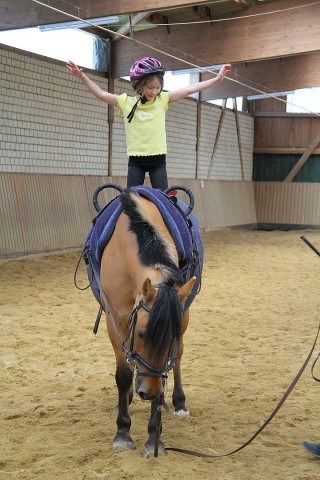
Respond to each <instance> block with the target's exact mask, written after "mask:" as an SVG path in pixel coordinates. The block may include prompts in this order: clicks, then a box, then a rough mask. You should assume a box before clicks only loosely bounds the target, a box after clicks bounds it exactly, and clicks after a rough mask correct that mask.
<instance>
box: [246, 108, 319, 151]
mask: <svg viewBox="0 0 320 480" xmlns="http://www.w3.org/2000/svg"><path fill="white" fill-rule="evenodd" d="M254 131H255V136H254V151H255V152H259V153H261V152H262V151H266V152H267V150H263V149H268V148H273V150H275V149H276V148H287V149H289V148H291V149H292V150H293V153H294V150H295V149H301V148H307V147H308V146H309V145H310V143H311V142H312V140H313V138H314V137H315V136H316V135H318V133H319V131H320V117H318V116H311V115H310V116H307V115H287V114H284V115H281V114H280V115H277V114H274V115H272V114H269V115H268V114H266V113H265V114H263V113H260V114H259V115H255V117H254ZM287 153H289V152H287Z"/></svg>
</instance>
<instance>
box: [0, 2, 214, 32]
mask: <svg viewBox="0 0 320 480" xmlns="http://www.w3.org/2000/svg"><path fill="white" fill-rule="evenodd" d="M39 1H41V2H42V3H44V4H45V3H46V0H39ZM206 3H208V1H198V2H195V1H194V0H161V2H159V1H158V0H140V1H137V0H117V1H116V2H107V1H106V0H75V1H73V2H65V1H63V0H55V1H53V2H50V5H51V6H53V7H55V8H57V9H59V10H61V11H64V12H67V13H69V14H71V15H75V16H77V17H81V18H83V19H88V18H97V17H107V16H109V15H122V14H135V13H140V12H145V11H149V12H153V11H160V10H166V9H169V8H179V7H188V6H190V5H195V4H197V5H201V4H206ZM68 20H70V18H68V17H67V16H66V15H63V14H61V13H59V12H55V11H54V10H51V9H49V8H48V7H45V6H42V5H39V4H37V3H35V2H33V1H32V0H1V3H0V30H10V29H15V28H28V27H36V26H38V25H45V24H48V23H58V22H63V21H68Z"/></svg>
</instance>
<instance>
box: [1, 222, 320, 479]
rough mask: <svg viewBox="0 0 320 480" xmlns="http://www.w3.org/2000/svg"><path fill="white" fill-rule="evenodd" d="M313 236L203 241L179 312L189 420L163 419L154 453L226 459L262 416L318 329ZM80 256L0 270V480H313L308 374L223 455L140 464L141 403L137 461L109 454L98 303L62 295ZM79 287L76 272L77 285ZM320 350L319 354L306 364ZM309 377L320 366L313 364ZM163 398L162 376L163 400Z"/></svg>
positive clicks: (319, 281) (314, 432)
mask: <svg viewBox="0 0 320 480" xmlns="http://www.w3.org/2000/svg"><path fill="white" fill-rule="evenodd" d="M302 234H304V235H305V236H306V237H307V238H308V239H309V240H310V241H311V242H312V243H313V244H314V245H315V246H316V247H317V248H318V249H320V231H308V232H255V231H236V230H233V231H231V230H225V231H215V232H211V233H207V234H205V235H204V243H205V268H204V275H203V286H202V291H201V293H200V294H199V296H198V297H197V298H196V300H195V302H194V304H193V305H192V307H191V322H190V325H189V329H188V331H187V333H186V335H185V354H184V358H183V378H184V387H185V392H186V395H187V405H188V408H189V410H190V417H188V418H183V419H177V418H174V417H173V416H172V410H171V412H170V413H163V424H164V429H163V440H164V442H165V444H166V446H167V447H168V446H176V447H181V448H187V449H193V450H194V449H195V450H199V451H203V452H207V453H227V452H229V451H231V450H233V449H235V448H237V447H238V446H240V445H241V444H242V443H244V442H245V441H246V440H247V439H248V438H249V437H250V436H251V435H252V434H253V433H254V432H255V431H256V430H257V429H258V428H259V426H260V425H261V424H262V423H263V421H264V420H265V419H266V418H267V417H268V416H269V415H270V414H271V412H272V410H273V409H274V408H275V407H276V405H277V403H278V402H279V400H280V399H281V397H282V395H283V393H284V392H285V391H286V389H287V387H288V386H289V384H290V383H291V381H292V380H293V378H294V377H295V375H296V373H297V372H298V370H299V368H300V366H301V365H302V364H303V361H304V360H305V358H306V356H307V355H308V353H309V351H310V349H311V346H312V344H313V341H314V338H315V335H316V332H317V328H318V324H319V321H320V307H319V304H320V259H319V257H317V256H316V254H315V253H314V252H312V251H311V250H310V249H309V248H308V247H307V246H306V245H305V244H304V242H302V240H300V238H299V237H300V235H302ZM78 256H79V254H78V253H68V254H62V255H52V256H47V257H34V258H29V259H25V260H15V261H10V262H3V263H1V264H0V280H1V291H0V316H1V319H0V320H1V323H0V325H1V336H0V338H1V340H0V341H1V394H0V395H1V396H0V405H1V406H0V409H1V418H0V432H1V433H0V435H1V452H0V479H5V480H11V479H28V480H29V479H44V480H51V479H55V480H60V479H63V480H98V479H112V480H115V479H127V480H131V479H139V480H150V479H151V478H156V479H170V480H178V479H179V480H180V479H181V480H187V479H192V480H193V479H201V480H209V479H210V480H212V479H219V480H238V479H239V480H251V479H254V480H275V479H276V480H288V479H295V480H316V479H319V478H320V460H319V459H316V458H314V457H312V456H311V455H309V454H308V453H307V452H306V451H304V449H303V448H302V447H301V446H300V441H301V440H303V439H308V440H311V441H317V442H319V441H320V428H319V418H320V402H319V399H320V384H319V383H317V382H315V381H314V380H313V379H312V377H311V375H310V367H311V362H310V364H309V365H308V367H307V369H306V370H305V372H304V374H303V376H302V378H301V379H300V380H299V382H298V384H297V386H296V387H295V389H294V391H293V392H292V394H291V395H290V396H289V398H288V400H287V401H286V403H285V404H284V406H283V407H282V408H281V409H280V411H279V412H278V414H277V415H276V417H275V418H274V419H273V420H272V422H271V424H269V425H268V426H267V427H266V429H265V430H264V431H263V432H262V433H261V434H260V435H259V436H258V437H257V438H256V439H255V440H254V441H253V443H251V444H250V445H249V446H247V447H246V448H244V449H243V450H241V451H240V452H239V453H236V454H234V455H232V456H228V457H223V458H219V459H215V460H212V459H209V460H208V459H202V458H196V457H191V456H186V455H182V454H180V453H175V452H169V453H168V455H167V456H166V457H160V458H153V459H149V460H145V459H143V458H142V457H141V453H142V450H143V445H144V442H145V440H146V428H147V419H148V416H149V405H150V404H149V403H148V402H146V403H143V402H141V401H140V399H138V398H137V397H135V398H134V401H133V404H132V408H131V412H132V429H131V433H132V436H133V439H134V440H135V442H136V445H137V449H136V450H134V451H132V452H120V451H117V450H114V449H113V448H112V439H113V436H114V433H115V421H116V416H115V413H114V406H115V405H116V403H117V392H116V387H115V381H114V358H113V350H112V348H111V346H110V344H109V341H108V339H107V333H106V327H105V324H104V323H102V324H101V326H100V329H99V332H98V335H97V336H94V335H93V333H92V327H93V324H94V321H95V317H96V313H97V304H96V302H95V300H94V298H93V296H92V294H91V291H90V290H87V291H85V292H80V291H79V290H77V289H76V288H75V287H74V285H73V274H74V270H75V266H76V263H77V259H78ZM85 282H86V278H85V275H84V273H83V272H82V273H81V275H80V276H79V283H82V285H84V284H85ZM318 351H319V342H318V345H317V347H316V349H315V353H314V355H313V357H312V360H314V359H315V357H316V353H317V352H318ZM316 373H317V374H318V377H320V365H318V366H317V371H316ZM171 392H172V375H170V377H169V382H168V392H167V396H166V398H167V400H168V401H169V399H170V397H171Z"/></svg>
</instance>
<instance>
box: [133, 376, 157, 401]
mask: <svg viewBox="0 0 320 480" xmlns="http://www.w3.org/2000/svg"><path fill="white" fill-rule="evenodd" d="M136 392H137V394H138V395H139V397H140V398H141V400H155V399H156V398H158V397H159V395H161V394H162V393H163V380H162V378H161V377H151V376H150V377H149V376H143V377H141V376H137V377H136Z"/></svg>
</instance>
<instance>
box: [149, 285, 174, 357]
mask: <svg viewBox="0 0 320 480" xmlns="http://www.w3.org/2000/svg"><path fill="white" fill-rule="evenodd" d="M182 317H183V308H182V305H181V303H180V302H179V298H178V292H177V290H176V288H174V287H169V286H164V287H161V288H160V289H159V291H158V293H157V296H156V299H155V302H154V304H153V306H152V309H151V312H150V315H149V321H148V324H147V329H146V332H145V344H146V348H147V350H148V352H149V356H150V360H151V361H152V360H153V361H154V360H156V359H159V358H161V357H162V356H163V354H164V352H168V353H169V349H170V346H171V345H172V344H173V341H177V342H179V339H180V337H181V323H182Z"/></svg>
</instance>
